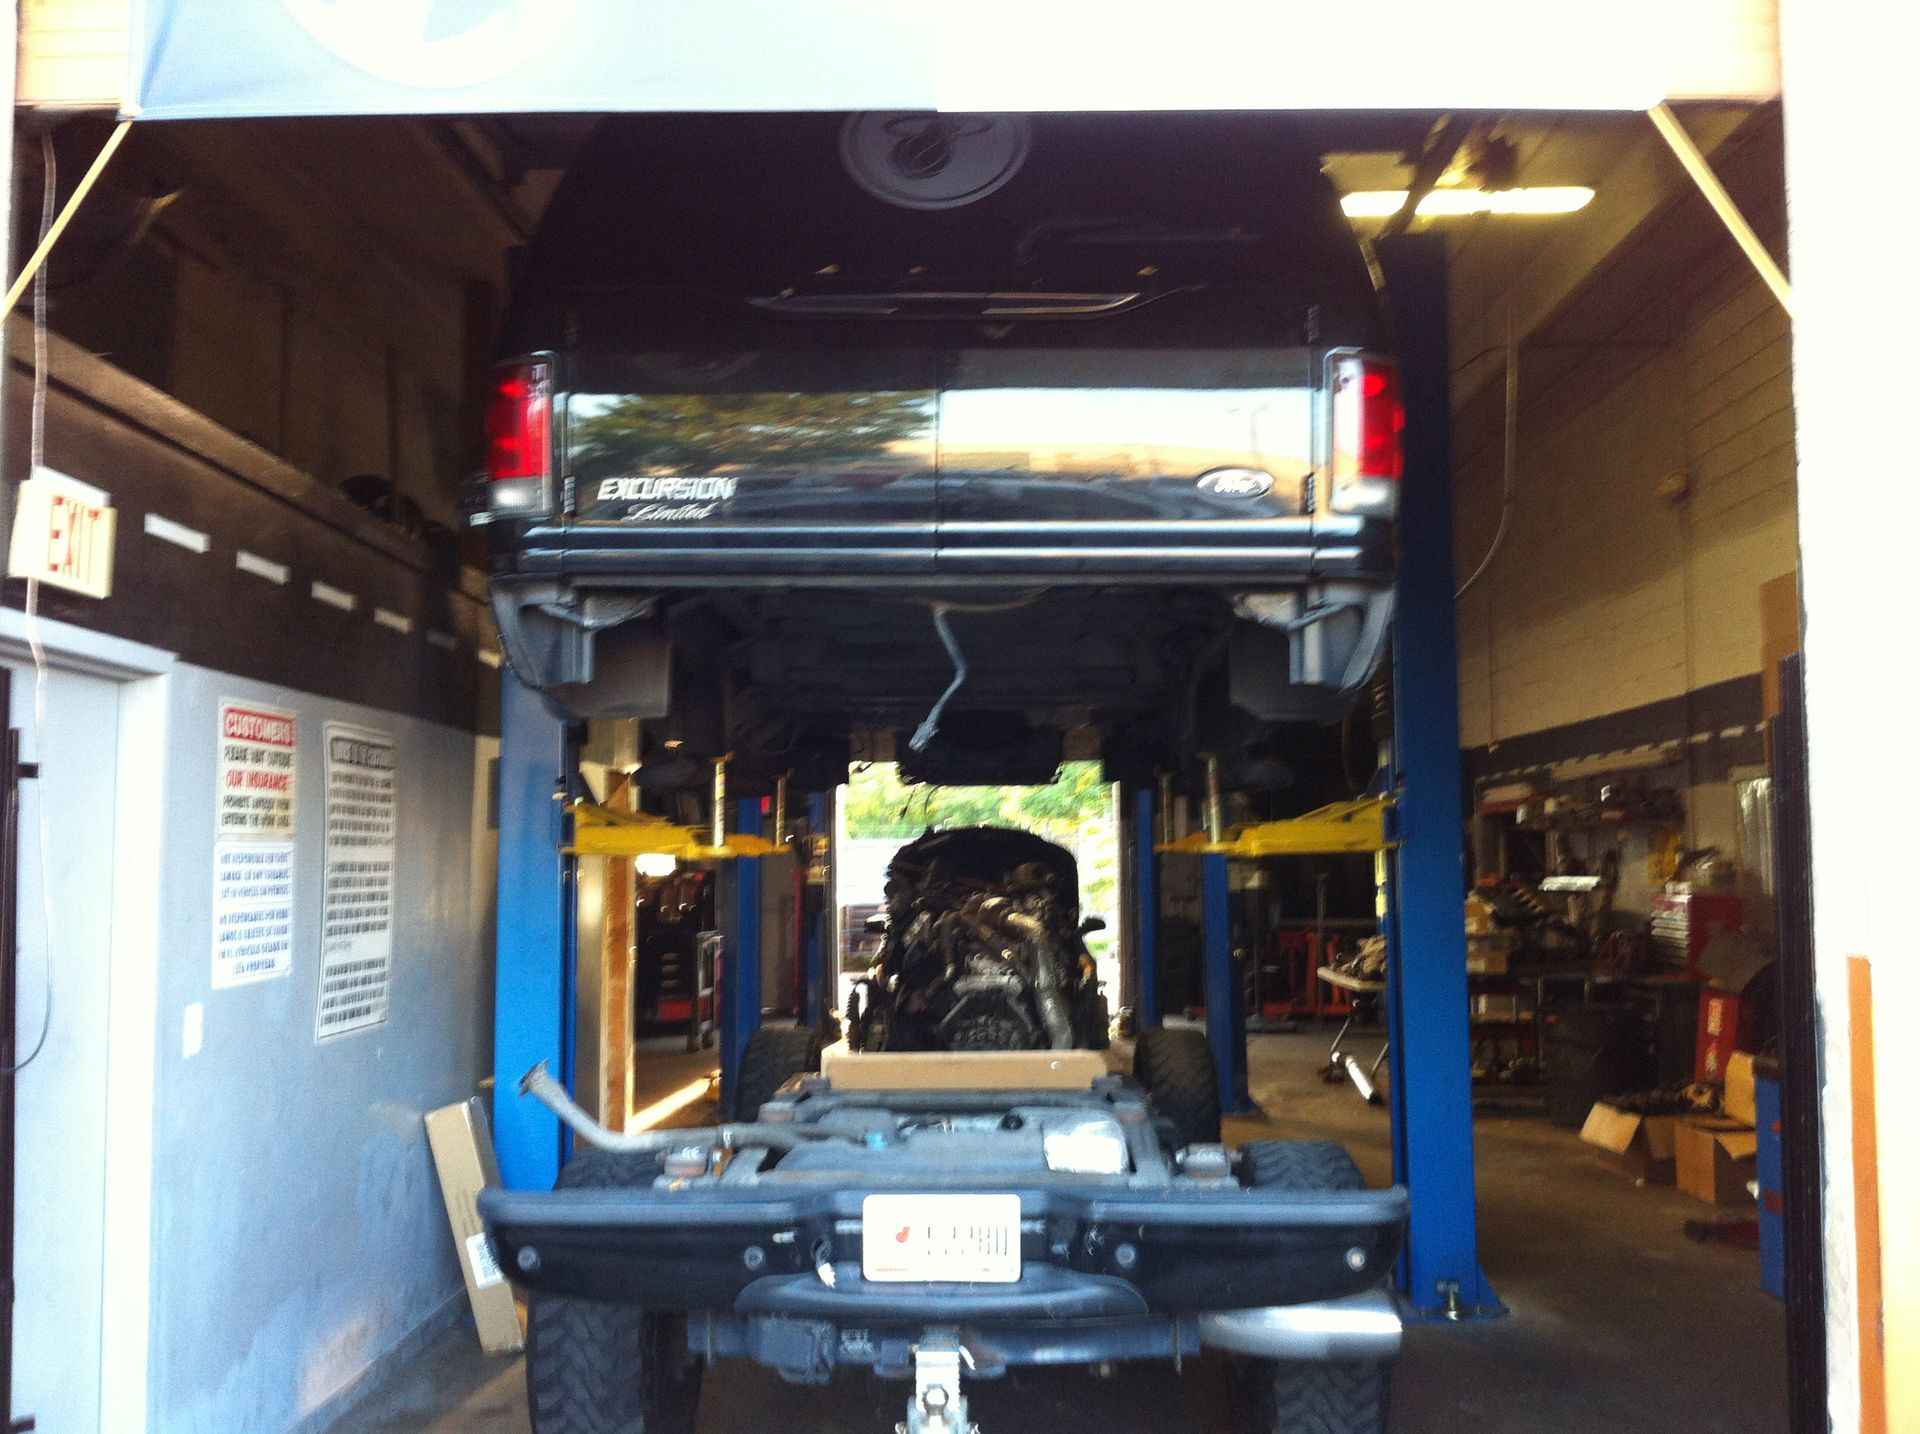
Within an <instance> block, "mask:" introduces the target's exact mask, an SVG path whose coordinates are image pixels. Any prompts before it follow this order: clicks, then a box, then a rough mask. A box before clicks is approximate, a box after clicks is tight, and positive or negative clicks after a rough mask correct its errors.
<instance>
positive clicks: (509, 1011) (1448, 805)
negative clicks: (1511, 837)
mask: <svg viewBox="0 0 1920 1434" xmlns="http://www.w3.org/2000/svg"><path fill="white" fill-rule="evenodd" d="M1378 257H1379V259H1380V262H1381V264H1382V267H1383V269H1384V272H1385V274H1386V277H1387V292H1388V295H1389V299H1390V304H1391V309H1392V315H1393V320H1394V325H1395V328H1396V337H1397V341H1398V347H1399V351H1400V361H1401V368H1400V375H1401V388H1402V394H1403V397H1404V399H1405V403H1406V410H1407V429H1406V445H1405V447H1406V454H1407V459H1406V476H1405V481H1404V483H1403V484H1402V491H1401V505H1402V506H1401V512H1400V531H1401V533H1402V535H1403V536H1402V551H1401V554H1400V565H1399V593H1398V599H1397V603H1396V607H1395V616H1394V628H1393V653H1394V673H1393V675H1394V704H1393V706H1394V734H1393V765H1392V774H1391V775H1392V779H1393V780H1392V785H1393V791H1394V796H1395V806H1394V817H1393V819H1394V821H1395V824H1396V825H1395V830H1394V833H1393V835H1394V837H1395V839H1396V846H1395V850H1394V851H1393V853H1392V857H1391V862H1390V879H1389V901H1388V913H1387V920H1386V923H1385V924H1386V930H1387V940H1388V946H1389V951H1390V959H1389V963H1388V971H1389V977H1388V991H1387V1019H1388V1036H1389V1040H1390V1042H1391V1050H1392V1054H1391V1057H1390V1059H1391V1062H1392V1065H1391V1071H1392V1121H1393V1149H1394V1175H1395V1178H1396V1179H1398V1180H1399V1181H1400V1182H1401V1183H1403V1184H1405V1185H1406V1186H1407V1188H1408V1190H1409V1192H1410V1193H1411V1195H1412V1215H1411V1217H1410V1220H1409V1228H1408V1237H1407V1249H1406V1253H1405V1255H1404V1256H1403V1259H1402V1264H1401V1272H1400V1273H1401V1285H1402V1288H1403V1289H1404V1291H1405V1292H1406V1295H1407V1298H1408V1301H1409V1303H1410V1305H1411V1306H1412V1307H1413V1309H1414V1311H1415V1312H1416V1313H1418V1314H1420V1315H1423V1316H1428V1317H1445V1318H1454V1319H1459V1318H1467V1317H1473V1316H1478V1315H1490V1314H1497V1313H1499V1312H1500V1304H1499V1301H1498V1299H1497V1298H1496V1297H1495V1296H1494V1293H1493V1290H1492V1288H1491V1287H1490V1286H1489V1285H1488V1283H1487V1280H1486V1277H1485V1276H1484V1275H1483V1274H1482V1273H1481V1270H1480V1260H1479V1237H1478V1229H1477V1221H1476V1214H1475V1204H1474V1175H1473V1163H1474V1162H1473V1091H1472V1081H1471V1072H1470V1068H1469V1063H1468V1062H1469V1051H1468V1040H1467V984H1466V936H1465V927H1464V921H1463V917H1462V906H1461V903H1462V901H1463V900H1464V897H1465V892H1466V886H1465V878H1464V871H1463V867H1462V849H1461V831H1462V808H1461V785H1460V734H1459V713H1458V695H1459V694H1458V680H1457V675H1456V662H1457V655H1456V651H1455V641H1454V591H1453V585H1454V572H1453V492H1452V452H1451V432H1450V430H1451V404H1452V394H1451V384H1450V372H1449V359H1448V348H1447V333H1448V327H1447V271H1446V250H1445V247H1444V243H1443V241H1442V240H1441V239H1440V238H1439V237H1438V236H1436V235H1426V234H1415V235H1402V236H1399V237H1398V238H1396V239H1394V240H1392V241H1390V242H1388V243H1383V244H1382V245H1381V246H1380V253H1379V256H1378ZM504 687H505V692H504V694H503V698H502V710H501V756H500V787H499V790H500V902H499V923H500V927H499V942H498V957H497V970H496V978H495V980H496V992H497V1009H496V1015H495V1038H494V1055H495V1062H494V1068H495V1070H496V1072H497V1073H498V1076H499V1079H500V1081H501V1082H503V1085H502V1086H500V1087H498V1088H497V1089H496V1099H495V1118H494V1126H495V1142H496V1145H497V1146H498V1149H499V1155H500V1168H501V1174H502V1177H503V1179H504V1180H505V1182H506V1183H507V1184H508V1185H509V1186H511V1187H514V1188H523V1189H525V1188H545V1187H547V1186H550V1185H551V1184H552V1183H553V1180H554V1178H555V1176H556V1175H557V1174H558V1172H559V1168H560V1163H561V1160H562V1158H563V1154H564V1148H563V1146H562V1143H561V1137H560V1129H559V1125H558V1122H557V1121H556V1120H555V1119H554V1117H553V1116H552V1115H551V1114H549V1113H548V1112H547V1111H546V1110H545V1109H544V1108H543V1107H540V1106H538V1104H537V1103H536V1102H532V1101H522V1100H519V1099H516V1098H515V1096H516V1091H515V1082H516V1081H517V1079H518V1076H519V1074H520V1073H521V1072H523V1071H525V1070H526V1069H528V1068H529V1067H530V1066H532V1065H533V1064H534V1063H535V1062H536V1061H539V1060H549V1061H553V1062H555V1064H556V1066H557V1067H558V1068H559V1069H561V1070H562V1071H563V1072H564V1073H565V1075H566V1077H567V1079H568V1080H569V1082H571V1079H572V1075H573V1070H572V1040H573V1037H572V1014H571V1013H572V1009H573V997H572V984H573V978H572V972H573V939H572V929H571V928H572V920H571V910H572V902H571V899H570V887H571V883H570V875H569V872H570V860H569V859H568V858H565V857H562V856H560V855H559V852H560V850H561V848H562V846H563V837H564V835H565V833H564V832H563V830H562V827H563V810H562V804H561V802H559V801H557V800H556V799H555V798H556V796H557V795H559V794H562V793H564V792H565V791H566V790H567V789H568V786H569V784H570V783H571V781H572V775H571V774H572V771H573V763H574V759H575V753H574V751H573V749H572V747H571V745H570V743H569V740H568V736H567V732H566V729H565V727H564V725H563V724H562V723H561V722H559V721H558V720H557V719H556V718H554V717H553V716H552V715H551V714H550V713H549V712H548V711H547V710H546V708H545V707H544V705H543V704H542V703H541V701H540V699H539V698H538V697H537V696H535V695H534V694H532V693H530V692H527V691H526V690H525V689H523V688H521V687H520V686H519V685H518V684H517V683H516V682H513V681H511V680H509V681H507V682H506V683H505V684H504ZM1216 811H1217V806H1216ZM1130 815H1131V817H1132V821H1131V827H1132V833H1131V835H1132V837H1133V840H1134V841H1135V843H1136V852H1135V865H1134V871H1135V872H1136V874H1137V875H1136V888H1137V891H1138V899H1139V901H1140V905H1141V910H1140V911H1139V912H1137V913H1136V924H1135V927H1134V929H1135V932H1136V948H1135V949H1136V957H1137V959H1138V961H1139V963H1140V964H1139V965H1138V967H1137V968H1136V973H1135V974H1136V981H1137V999H1136V1010H1137V1012H1138V1016H1139V1023H1140V1024H1141V1025H1142V1026H1146V1025H1151V1024H1154V1023H1155V1022H1156V1021H1157V1018H1158V1016H1159V1010H1158V1004H1159V1003H1158V990H1157V981H1158V960H1157V956H1158V952H1157V941H1156V940H1155V937H1156V935H1157V933H1156V931H1155V920H1156V917H1157V900H1156V894H1157V891H1158V882H1157V880H1156V869H1155V856H1154V850H1155V847H1156V846H1157V845H1158V843H1157V842H1156V840H1155V826H1156V822H1155V798H1154V795H1153V794H1152V793H1151V792H1142V793H1139V794H1137V795H1136V798H1135V802H1134V807H1133V811H1132V813H1131V814H1130ZM738 819H739V821H740V823H741V825H742V826H743V827H747V828H751V829H757V828H758V823H759V819H760V805H759V802H758V801H757V800H756V801H753V802H751V803H743V804H742V805H741V807H740V810H739V812H738ZM1210 835H1212V836H1213V837H1214V838H1215V840H1216V842H1217V838H1218V835H1219V834H1218V833H1217V832H1215V833H1211V834H1210ZM1201 859H1202V862H1203V870H1202V891H1203V898H1204V903H1203V910H1204V921H1203V936H1204V941H1205V969H1206V990H1207V1017H1208V1019H1207V1025H1208V1035H1209V1037H1210V1038H1211V1039H1212V1041H1213V1043H1214V1050H1215V1059H1216V1061H1217V1062H1218V1075H1219V1081H1220V1091H1221V1101H1222V1107H1223V1109H1226V1110H1229V1111H1243V1110H1247V1109H1249V1108H1250V1107H1251V1105H1252V1102H1251V1101H1250V1100H1249V1099H1248V1093H1247V1078H1246V1071H1247V1065H1246V1050H1247V1047H1246V1025H1245V1020H1244V1018H1243V1016H1242V1015H1241V1013H1240V1011H1239V1009H1238V1007H1239V1001H1240V997H1239V990H1238V983H1237V982H1236V981H1235V980H1234V979H1233V953H1232V929H1231V919H1230V918H1231V911H1230V889H1229V883H1228V876H1229V871H1230V867H1229V862H1230V860H1231V858H1230V857H1229V856H1227V855H1225V854H1223V853H1220V852H1204V853H1203V854H1202V858H1201ZM735 865H736V866H737V867H739V868H740V870H738V871H737V872H736V874H735V877H734V878H733V886H734V892H733V900H734V903H735V906H734V910H735V916H736V926H737V928H738V930H737V931H736V934H735V941H734V945H735V947H736V948H737V949H734V950H729V951H728V952H727V953H726V958H727V962H728V967H729V976H730V979H728V980H727V981H725V982H724V989H723V994H722V1001H723V1005H722V1019H721V1050H722V1070H723V1079H724V1080H729V1083H730V1077H731V1076H732V1074H733V1071H734V1069H735V1063H736V1062H737V1060H738V1057H739V1052H740V1050H741V1048H742V1047H743V1046H744V1045H745V1044H746V1041H747V1039H748V1037H749V1036H750V1035H751V1034H752V1032H753V1031H754V1030H756V1029H757V1028H758V1026H759V1023H760V990H759V984H760V980H759V973H760V967H759V961H758V951H757V944H758V943H757V931H758V925H759V911H760V908H759V892H758V887H759V871H758V866H759V864H758V863H757V862H755V861H752V860H745V861H740V862H738V863H735ZM749 943H751V944H749ZM810 945H811V943H810ZM808 964H809V968H810V969H809V981H808V987H809V990H810V991H811V992H812V993H813V994H812V995H811V996H810V998H809V1000H810V1003H811V1002H818V1000H819V999H820V997H819V993H820V991H821V989H822V988H823V986H824V981H825V972H824V971H823V970H822V969H820V968H821V966H822V965H823V964H824V951H822V952H821V953H820V954H819V955H817V956H816V955H815V954H814V953H813V952H812V951H811V950H810V951H809V955H808ZM806 1014H807V1017H808V1018H812V1017H816V1016H817V1015H818V1010H817V1008H815V1009H813V1010H811V1011H809V1012H808V1013H806Z"/></svg>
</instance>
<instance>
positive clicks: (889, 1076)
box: [820, 1045, 1108, 1090]
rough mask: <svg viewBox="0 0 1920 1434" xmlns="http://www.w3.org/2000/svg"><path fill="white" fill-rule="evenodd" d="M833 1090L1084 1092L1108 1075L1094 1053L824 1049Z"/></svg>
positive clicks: (1104, 1063) (822, 1068) (1099, 1056)
mask: <svg viewBox="0 0 1920 1434" xmlns="http://www.w3.org/2000/svg"><path fill="white" fill-rule="evenodd" d="M820 1071H821V1074H823V1075H824V1076H826V1078H827V1079H828V1080H830V1081H832V1082H833V1088H834V1089H835V1090H1085V1089H1086V1088H1087V1087H1088V1086H1089V1085H1091V1084H1092V1083H1093V1082H1094V1081H1096V1080H1098V1079H1099V1078H1100V1077H1101V1076H1103V1075H1106V1074H1108V1070H1107V1058H1106V1057H1105V1056H1104V1055H1103V1054H1101V1053H1100V1052H1099V1051H850V1050H848V1049H847V1048H846V1047H845V1046H844V1045H836V1046H829V1047H828V1048H827V1050H826V1051H825V1052H823V1053H822V1055H821V1057H820Z"/></svg>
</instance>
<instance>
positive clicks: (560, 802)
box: [493, 674, 577, 1190]
mask: <svg viewBox="0 0 1920 1434" xmlns="http://www.w3.org/2000/svg"><path fill="white" fill-rule="evenodd" d="M503 678H504V680H503V681H502V682H501V684H500V771H499V784H498V802H499V816H500V863H499V867H500V887H499V900H498V905H497V908H496V910H497V917H496V921H497V925H496V937H495V955H494V977H493V980H494V1022H493V1069H494V1092H493V1144H494V1150H495V1152H496V1154H497V1155H498V1156H499V1160H500V1178H501V1179H502V1181H503V1182H504V1183H505V1184H506V1185H507V1187H508V1188H509V1189H513V1190H549V1189H551V1188H552V1187H553V1182H554V1181H555V1180H556V1179H558V1178H559V1175H560V1164H561V1161H562V1159H563V1154H564V1147H563V1145H562V1132H561V1129H560V1121H559V1119H558V1117H556V1116H555V1115H554V1114H553V1112H552V1111H550V1110H548V1109H547V1108H546V1107H545V1106H544V1105H542V1104H540V1102H538V1101H534V1100H522V1099H521V1098H520V1089H519V1080H520V1077H521V1076H522V1075H523V1074H524V1073H526V1072H527V1071H529V1070H531V1069H532V1068H533V1067H534V1066H535V1065H537V1064H539V1063H540V1062H541V1061H547V1062H549V1063H550V1064H551V1065H552V1067H553V1069H554V1070H555V1071H556V1072H557V1073H558V1074H559V1078H560V1079H561V1081H562V1082H564V1083H565V1084H566V1085H567V1086H569V1087H571V1086H572V1084H573V1012H574V992H573V986H574V950H573V947H574V940H573V900H572V887H573V879H572V869H573V862H572V860H571V859H570V858H567V857H564V856H562V855H561V854H560V848H561V847H562V846H563V845H564V844H565V842H564V840H563V837H564V830H563V828H564V826H565V811H566V808H565V802H564V798H565V797H566V795H567V789H568V786H569V785H570V784H571V781H572V777H573V773H574V771H575V769H576V766H577V756H576V753H575V750H574V745H573V742H572V740H571V739H570V737H569V736H568V731H567V726H566V724H565V723H563V722H561V721H560V720H559V719H558V718H557V717H555V716H554V715H553V714H552V713H551V712H549V711H548V710H547V707H546V704H545V703H544V702H543V701H542V700H541V699H540V696H539V694H538V693H536V692H532V691H529V690H528V689H527V688H525V687H522V686H521V685H520V683H519V682H518V681H516V680H515V679H514V678H513V677H512V675H511V674H503Z"/></svg>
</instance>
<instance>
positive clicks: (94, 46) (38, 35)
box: [15, 0, 133, 109]
mask: <svg viewBox="0 0 1920 1434" xmlns="http://www.w3.org/2000/svg"><path fill="white" fill-rule="evenodd" d="M132 21H133V3H132V0H23V4H22V6H21V11H20V72H19V77H18V80H17V82H16V84H15V97H16V99H17V101H18V102H19V103H20V104H23V105H33V106H36V107H39V108H43V109H94V108H113V109H118V108H119V107H120V105H121V102H122V100H123V99H124V97H125V94H126V83H127V50H128V45H129V43H130V35H131V29H132Z"/></svg>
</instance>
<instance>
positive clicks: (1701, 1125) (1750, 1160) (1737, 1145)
mask: <svg viewBox="0 0 1920 1434" xmlns="http://www.w3.org/2000/svg"><path fill="white" fill-rule="evenodd" d="M1759 1149H1760V1137H1759V1135H1758V1134H1756V1133H1755V1131H1754V1129H1753V1127H1752V1126H1750V1125H1742V1124H1741V1123H1740V1122H1739V1121H1737V1120H1722V1119H1720V1118H1718V1117H1695V1118H1692V1119H1688V1120H1683V1121H1681V1122H1680V1126H1679V1128H1678V1129H1677V1130H1675V1131H1674V1135H1673V1164H1674V1177H1675V1179H1674V1183H1675V1184H1677V1185H1678V1186H1679V1187H1680V1188H1681V1189H1682V1190H1684V1191H1686V1192H1687V1194H1689V1195H1691V1196H1693V1198H1694V1199H1696V1200H1704V1201H1706V1203H1707V1204H1709V1205H1749V1204H1752V1203H1753V1197H1752V1196H1751V1195H1750V1194H1748V1193H1747V1182H1748V1181H1749V1180H1751V1179H1753V1177H1754V1169H1755V1166H1756V1157H1757V1155H1758V1153H1759Z"/></svg>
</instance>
